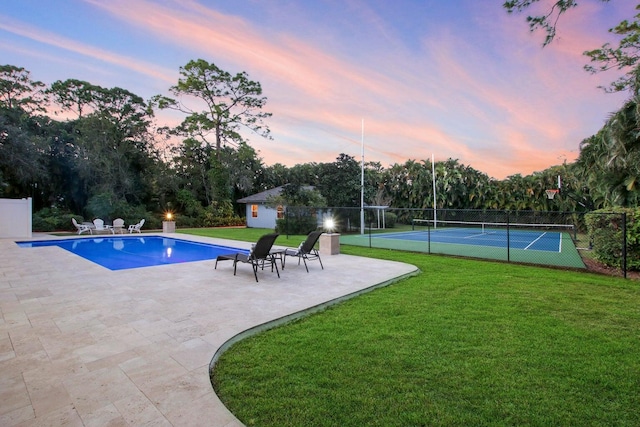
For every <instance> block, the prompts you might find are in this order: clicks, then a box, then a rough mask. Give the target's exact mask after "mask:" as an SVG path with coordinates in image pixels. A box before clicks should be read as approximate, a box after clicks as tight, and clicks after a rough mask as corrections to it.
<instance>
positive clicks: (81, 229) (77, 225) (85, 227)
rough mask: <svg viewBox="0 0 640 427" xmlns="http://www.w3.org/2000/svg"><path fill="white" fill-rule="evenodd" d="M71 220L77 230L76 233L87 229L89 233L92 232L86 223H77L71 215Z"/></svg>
mask: <svg viewBox="0 0 640 427" xmlns="http://www.w3.org/2000/svg"><path fill="white" fill-rule="evenodd" d="M71 222H72V223H73V225H74V226H75V227H76V230H78V234H82V233H84V232H85V231H88V232H89V234H92V233H91V227H89V226H88V225H87V224H78V221H76V219H75V218H73V217H71Z"/></svg>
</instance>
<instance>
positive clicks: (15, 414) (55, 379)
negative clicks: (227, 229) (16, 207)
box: [0, 234, 416, 427]
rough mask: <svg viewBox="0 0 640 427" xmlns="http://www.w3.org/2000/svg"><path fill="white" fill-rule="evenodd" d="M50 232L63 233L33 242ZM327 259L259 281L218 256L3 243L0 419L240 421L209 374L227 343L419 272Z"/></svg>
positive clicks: (52, 422) (20, 422) (37, 422)
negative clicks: (139, 257) (180, 260)
mask: <svg viewBox="0 0 640 427" xmlns="http://www.w3.org/2000/svg"><path fill="white" fill-rule="evenodd" d="M172 236H175V237H178V238H183V239H190V240H195V241H204V242H211V243H218V244H223V245H228V246H234V247H242V248H248V247H249V246H250V243H244V242H235V241H228V240H221V239H211V238H205V237H198V236H188V235H184V234H175V235H172ZM43 238H53V237H52V236H45V235H42V236H35V235H34V237H33V240H38V239H43ZM23 240H24V239H23ZM298 243H299V242H298V241H291V240H290V241H287V240H285V239H284V238H283V237H280V238H279V239H278V241H276V246H278V245H287V246H297V244H298ZM322 261H323V263H324V266H325V268H324V270H321V269H320V265H319V263H318V262H317V261H313V262H310V263H309V273H307V272H306V271H305V269H304V265H300V266H298V265H297V263H296V262H295V260H293V259H291V260H290V262H288V263H287V268H286V270H285V271H283V272H281V278H280V279H278V278H277V276H276V274H275V273H271V272H270V271H269V270H268V269H265V271H260V272H259V273H258V278H259V279H260V282H259V283H256V282H255V279H254V277H253V272H252V270H251V267H250V266H249V265H244V264H241V265H239V266H238V275H237V276H235V277H234V276H233V263H231V262H221V263H219V264H218V269H217V270H214V269H213V266H214V263H215V261H214V260H211V261H201V262H191V263H184V264H174V265H166V266H158V267H147V268H139V269H132V270H121V271H110V270H108V269H105V268H103V267H100V266H99V265H97V264H94V263H92V262H90V261H87V260H85V259H83V258H81V257H79V256H76V255H74V254H72V253H70V252H67V251H65V250H63V249H60V248H58V247H41V248H19V247H18V246H17V245H16V244H15V239H0V426H3V427H8V426H100V427H103V426H147V425H149V426H241V425H242V424H241V423H240V422H239V421H238V420H237V419H236V418H235V417H234V416H233V414H231V413H230V412H229V411H228V410H227V409H226V407H225V406H224V405H222V403H221V402H220V400H219V399H218V398H217V396H216V394H215V393H214V391H213V388H212V386H211V383H210V380H209V363H210V362H211V359H212V357H213V356H214V354H215V353H216V351H217V350H218V349H219V348H220V347H221V346H223V344H224V343H225V342H227V340H229V339H231V338H232V337H234V336H236V335H237V334H239V333H242V332H243V331H245V330H247V329H250V328H253V327H255V326H257V325H261V324H264V323H267V322H270V321H273V320H274V319H279V318H282V317H283V316H288V315H291V314H292V313H297V312H300V311H303V310H307V309H309V308H311V307H314V306H317V305H322V304H324V303H326V302H328V301H332V300H335V299H339V298H341V297H344V296H345V295H349V294H352V293H354V292H359V291H362V290H365V289H368V288H370V287H372V286H376V285H379V284H385V283H388V282H390V281H394V280H396V279H397V278H398V277H401V276H404V275H408V274H412V273H414V272H415V271H416V268H415V267H414V266H411V265H408V264H402V263H396V262H389V261H379V260H372V259H367V258H360V257H354V256H349V255H331V256H330V255H326V256H323V257H322Z"/></svg>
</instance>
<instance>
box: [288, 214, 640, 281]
mask: <svg viewBox="0 0 640 427" xmlns="http://www.w3.org/2000/svg"><path fill="white" fill-rule="evenodd" d="M328 219H331V221H332V223H333V224H334V225H333V226H332V228H328V227H327V226H326V224H327V220H328ZM363 220H364V221H363ZM278 228H279V229H278V231H279V232H280V233H288V234H303V233H306V232H308V231H310V230H311V229H315V228H322V229H324V230H325V231H327V232H337V233H340V234H341V236H340V243H341V244H347V245H356V246H366V247H371V248H386V249H395V250H407V251H413V252H424V253H429V254H445V255H453V256H462V257H471V258H481V259H491V260H500V261H506V262H519V263H527V264H536V265H545V266H555V267H565V268H576V269H594V268H593V267H594V266H595V265H604V266H607V268H609V269H613V270H616V271H618V272H619V274H620V275H622V276H624V277H627V272H628V269H629V268H630V267H631V268H633V267H634V266H636V263H635V261H634V262H632V263H629V258H630V257H637V256H638V255H637V252H636V251H635V249H634V250H629V249H630V243H629V239H628V234H629V233H628V230H629V227H628V220H627V215H626V214H625V213H619V212H610V213H609V212H608V213H583V212H551V211H549V212H542V211H505V210H468V209H437V210H434V209H395V208H390V207H386V206H372V207H367V208H365V209H364V210H361V209H360V208H342V207H341V208H307V207H304V208H301V207H296V208H291V207H288V208H287V209H286V212H285V215H284V218H282V219H280V220H278ZM636 240H637V239H636ZM633 259H634V260H635V258H633ZM638 264H639V265H640V261H638Z"/></svg>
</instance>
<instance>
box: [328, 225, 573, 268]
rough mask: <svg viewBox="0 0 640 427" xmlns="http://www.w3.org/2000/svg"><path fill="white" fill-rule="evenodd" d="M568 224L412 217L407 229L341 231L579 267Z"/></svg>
mask: <svg viewBox="0 0 640 427" xmlns="http://www.w3.org/2000/svg"><path fill="white" fill-rule="evenodd" d="M572 229H573V226H572V225H570V224H508V223H482V222H462V221H437V222H434V221H433V220H414V221H413V223H412V226H411V229H408V230H402V231H396V232H375V233H368V234H364V235H351V236H341V238H340V242H341V243H343V244H351V245H357V246H369V247H378V248H388V249H399V250H410V251H418V252H427V253H442V254H448V255H458V256H468V257H475V258H487V259H496V260H506V261H516V262H525V263H532V264H542V265H553V266H564V267H572V268H585V265H584V263H583V262H582V258H581V257H580V254H579V253H578V251H577V249H576V247H575V244H574V243H573V240H572V238H571V235H572V232H573V231H572Z"/></svg>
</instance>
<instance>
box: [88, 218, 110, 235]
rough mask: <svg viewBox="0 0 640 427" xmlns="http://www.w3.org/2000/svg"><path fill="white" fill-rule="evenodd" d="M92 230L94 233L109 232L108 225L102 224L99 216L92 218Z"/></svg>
mask: <svg viewBox="0 0 640 427" xmlns="http://www.w3.org/2000/svg"><path fill="white" fill-rule="evenodd" d="M93 225H94V227H95V228H94V230H96V233H111V232H112V231H111V229H110V228H109V227H105V226H104V221H103V220H101V219H100V218H96V219H94V220H93Z"/></svg>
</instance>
